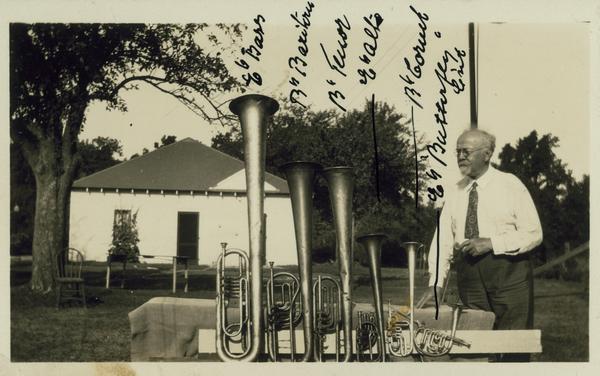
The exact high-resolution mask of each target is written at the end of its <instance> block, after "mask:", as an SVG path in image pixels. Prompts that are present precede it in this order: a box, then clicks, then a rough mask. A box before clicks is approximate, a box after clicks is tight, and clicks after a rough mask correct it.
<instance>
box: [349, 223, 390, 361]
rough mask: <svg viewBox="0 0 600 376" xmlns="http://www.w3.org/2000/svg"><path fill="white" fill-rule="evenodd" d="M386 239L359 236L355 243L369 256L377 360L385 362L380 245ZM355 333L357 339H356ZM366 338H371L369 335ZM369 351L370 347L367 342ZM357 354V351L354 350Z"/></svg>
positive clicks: (379, 236) (368, 235) (374, 236)
mask: <svg viewBox="0 0 600 376" xmlns="http://www.w3.org/2000/svg"><path fill="white" fill-rule="evenodd" d="M386 238H387V237H386V236H385V235H384V234H367V235H363V236H359V237H358V238H356V241H357V242H358V243H360V244H362V246H363V247H364V249H365V250H366V252H367V255H368V256H369V272H370V274H371V288H372V289H373V303H374V304H375V323H376V328H375V330H376V331H377V352H378V360H380V361H382V362H385V361H386V351H385V346H386V343H385V331H384V328H383V301H382V298H383V296H382V289H381V287H382V286H381V244H382V243H383V241H384V240H385V239H386ZM358 337H359V336H358V333H357V339H358ZM366 337H371V336H370V335H368V336H366ZM368 345H369V349H370V348H371V347H372V346H371V343H370V341H369V343H368ZM356 351H357V353H358V352H359V349H358V348H357V349H356Z"/></svg>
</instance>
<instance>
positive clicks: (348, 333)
mask: <svg viewBox="0 0 600 376" xmlns="http://www.w3.org/2000/svg"><path fill="white" fill-rule="evenodd" d="M323 176H324V178H325V180H326V181H327V186H328V187H329V199H330V201H331V207H332V211H333V221H334V225H335V233H336V258H337V261H338V268H339V275H340V282H341V289H342V319H343V332H344V357H343V361H344V362H350V361H352V353H353V351H352V262H353V257H354V254H353V249H352V245H353V244H352V243H353V237H352V232H353V228H352V225H353V221H352V195H353V190H354V182H353V173H352V168H351V167H345V166H340V167H330V168H325V169H323Z"/></svg>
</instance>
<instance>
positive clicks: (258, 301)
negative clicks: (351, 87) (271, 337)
mask: <svg viewBox="0 0 600 376" xmlns="http://www.w3.org/2000/svg"><path fill="white" fill-rule="evenodd" d="M229 109H230V110H231V112H233V113H234V114H236V115H237V116H238V117H239V119H240V124H241V127H242V136H243V139H244V163H245V172H246V192H247V202H248V227H249V235H250V236H249V254H248V255H247V256H245V257H242V256H241V254H242V253H244V252H242V251H235V252H230V251H229V250H226V249H225V247H226V246H223V251H222V254H221V256H220V258H219V260H218V262H217V270H218V271H222V272H221V273H219V272H217V330H216V347H217V354H218V355H219V357H220V358H221V360H242V361H254V360H256V359H257V358H258V356H259V354H260V352H261V350H262V348H263V342H264V341H263V339H264V321H263V320H264V317H263V309H264V308H263V299H262V286H263V280H262V265H263V260H264V259H265V244H264V240H265V220H264V184H265V153H266V151H265V149H266V146H265V145H266V127H267V120H268V118H269V117H270V116H271V115H273V114H274V113H275V112H277V110H278V109H279V104H278V103H277V101H275V100H274V99H272V98H269V97H266V96H264V95H257V94H249V95H243V96H241V97H238V98H236V99H234V100H233V101H232V102H231V103H230V104H229ZM234 254H236V255H238V257H240V258H243V259H244V261H240V265H242V264H245V273H244V275H243V276H241V277H240V281H239V292H240V294H241V296H243V299H244V301H243V302H241V305H240V320H239V322H238V324H236V325H237V326H233V327H232V326H231V325H230V324H229V323H228V318H227V302H228V300H229V298H228V296H227V295H226V294H227V293H228V289H227V283H226V278H225V275H224V273H225V261H226V260H225V259H226V257H227V256H228V255H234ZM240 268H241V267H240ZM241 299H242V298H240V300H241ZM242 316H243V318H242ZM227 328H229V329H228V330H224V329H227ZM232 334H233V335H237V337H236V336H232ZM240 336H241V337H240ZM240 338H241V339H242V342H241V351H240V352H237V353H234V352H233V351H232V349H231V346H230V345H231V344H233V343H235V342H236V341H239V340H240Z"/></svg>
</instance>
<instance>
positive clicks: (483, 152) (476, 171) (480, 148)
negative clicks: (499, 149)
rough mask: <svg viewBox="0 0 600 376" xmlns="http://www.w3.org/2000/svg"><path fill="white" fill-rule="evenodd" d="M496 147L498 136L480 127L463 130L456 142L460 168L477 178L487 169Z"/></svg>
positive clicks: (463, 172)
mask: <svg viewBox="0 0 600 376" xmlns="http://www.w3.org/2000/svg"><path fill="white" fill-rule="evenodd" d="M495 148H496V137H494V136H492V135H491V134H489V133H487V132H486V131H482V130H479V129H470V130H467V131H465V132H463V133H462V134H461V135H460V136H459V137H458V140H457V142H456V157H457V161H458V168H459V169H460V172H461V173H462V174H463V175H466V176H469V177H471V178H472V179H477V178H478V177H479V176H481V175H483V173H485V171H487V169H488V167H489V163H490V159H491V158H492V154H493V152H494V149H495Z"/></svg>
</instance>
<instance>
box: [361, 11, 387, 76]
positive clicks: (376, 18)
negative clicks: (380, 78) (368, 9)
mask: <svg viewBox="0 0 600 376" xmlns="http://www.w3.org/2000/svg"><path fill="white" fill-rule="evenodd" d="M363 20H364V21H365V22H366V23H367V27H365V28H363V31H364V32H365V34H367V36H368V37H369V39H370V40H369V41H367V42H364V43H363V49H364V50H365V53H364V54H362V55H361V56H360V57H359V58H358V59H359V60H360V61H361V62H362V63H363V64H365V65H366V66H367V67H366V68H359V69H358V70H357V72H358V75H359V76H360V79H359V80H358V81H359V82H360V83H361V84H363V85H366V84H367V83H368V82H369V80H374V79H375V77H376V76H377V74H376V73H375V70H373V68H370V67H369V65H370V64H371V59H373V58H374V57H375V53H376V52H377V39H378V38H379V32H380V28H379V26H381V24H382V23H383V17H381V15H380V14H379V13H375V14H371V15H369V17H363Z"/></svg>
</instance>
